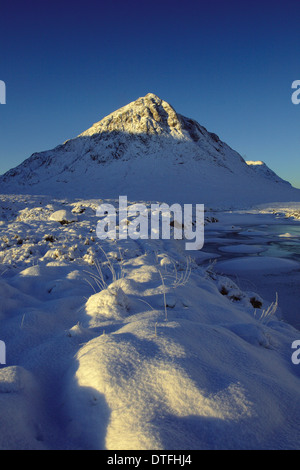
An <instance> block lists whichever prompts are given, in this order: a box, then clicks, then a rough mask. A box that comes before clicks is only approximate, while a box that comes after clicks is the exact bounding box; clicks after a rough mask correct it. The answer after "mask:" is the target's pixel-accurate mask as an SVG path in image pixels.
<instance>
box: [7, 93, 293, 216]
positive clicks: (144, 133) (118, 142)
mask: <svg viewBox="0 0 300 470" xmlns="http://www.w3.org/2000/svg"><path fill="white" fill-rule="evenodd" d="M248 163H249V162H248ZM257 168H258V165H249V164H247V163H246V162H245V161H244V160H243V158H242V157H241V156H240V155H239V154H238V153H237V152H235V151H234V150H233V149H231V148H230V147H229V146H228V145H226V144H225V143H224V142H222V141H221V140H220V139H219V137H218V136H217V135H216V134H213V133H211V132H208V131H207V130H206V129H205V128H204V127H203V126H201V125H200V124H198V123H197V122H196V121H194V120H193V119H189V118H186V117H184V116H182V115H180V114H178V113H177V112H176V111H175V110H174V109H173V108H172V106H170V105H169V104H168V103H167V102H165V101H164V100H161V99H160V98H158V97H157V96H156V95H154V94H152V93H149V94H147V95H146V96H145V97H142V98H139V99H138V100H136V101H134V102H132V103H130V104H128V105H127V106H124V107H123V108H121V109H119V110H117V111H115V112H113V113H112V114H110V115H109V116H107V117H105V118H104V119H102V120H101V121H100V122H98V123H96V124H94V125H93V126H92V127H91V128H90V129H88V130H87V131H85V132H83V133H82V134H80V135H79V136H77V137H76V138H74V139H71V140H68V141H67V142H65V143H64V144H62V145H59V146H58V147H56V148H54V149H52V150H49V151H45V152H41V153H34V154H33V155H32V156H31V157H30V158H28V159H27V160H25V161H24V162H23V163H22V164H21V165H19V166H18V167H16V168H14V169H12V170H10V171H8V172H7V173H6V174H5V175H3V176H2V177H0V191H1V192H2V193H9V194H11V193H16V194H20V193H24V194H50V195H51V194H52V195H54V194H55V195H56V196H61V197H63V196H71V197H78V198H79V197H88V198H90V197H94V198H99V197H102V198H117V197H118V196H119V195H127V196H128V198H129V199H131V200H140V201H164V202H178V203H182V204H183V203H201V204H203V203H204V204H206V205H208V206H214V207H225V208H226V207H227V208H228V207H243V206H249V205H251V204H254V203H264V202H273V201H275V202H280V201H285V202H289V201H300V190H299V189H295V188H292V186H291V185H290V184H289V183H288V182H286V181H283V180H282V179H281V178H279V177H278V176H277V175H276V174H275V173H274V172H272V171H271V170H269V169H268V168H267V167H266V165H262V166H261V167H260V170H261V168H263V169H264V171H257Z"/></svg>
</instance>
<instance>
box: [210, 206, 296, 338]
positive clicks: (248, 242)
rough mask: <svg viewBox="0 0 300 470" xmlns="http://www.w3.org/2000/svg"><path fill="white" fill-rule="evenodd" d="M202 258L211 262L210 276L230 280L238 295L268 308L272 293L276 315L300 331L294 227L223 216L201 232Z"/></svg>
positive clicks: (269, 219) (255, 217) (283, 222)
mask: <svg viewBox="0 0 300 470" xmlns="http://www.w3.org/2000/svg"><path fill="white" fill-rule="evenodd" d="M221 220H222V219H221ZM288 220H289V219H288ZM224 221H225V222H226V223H225V224H224ZM230 221H233V223H232V224H230V223H229V222H230ZM259 221H261V222H262V223H257V222H259ZM251 222H253V223H251ZM205 253H209V254H210V255H211V256H210V259H209V261H211V260H213V259H216V260H217V262H216V265H215V270H216V271H217V272H218V273H221V274H225V275H228V276H229V277H232V279H233V280H234V281H235V282H236V283H237V284H238V286H239V287H240V288H241V289H244V290H250V289H251V290H254V291H256V292H257V293H258V294H260V295H261V296H262V297H263V298H265V299H266V300H268V301H270V302H273V301H274V300H275V297H276V293H278V298H279V307H280V315H281V316H282V318H283V319H284V320H286V321H288V322H289V323H290V324H292V325H293V326H294V327H296V328H298V329H300V308H299V305H300V222H299V221H293V220H291V221H289V222H288V223H287V222H286V219H280V220H279V221H278V220H276V219H275V218H274V217H272V216H270V215H265V214H264V215H262V214H259V216H258V215H253V214H250V215H249V214H239V215H236V214H233V215H232V218H231V217H229V215H228V214H226V217H225V219H224V220H223V223H222V224H220V223H215V224H209V226H208V227H206V230H205V244H204V248H203V250H202V255H205Z"/></svg>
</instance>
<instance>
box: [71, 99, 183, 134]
mask: <svg viewBox="0 0 300 470" xmlns="http://www.w3.org/2000/svg"><path fill="white" fill-rule="evenodd" d="M114 131H115V132H124V133H127V134H152V135H171V136H172V137H177V138H182V137H184V130H183V126H182V122H181V119H180V117H179V115H178V114H177V113H176V111H175V110H174V108H173V107H172V106H171V105H170V104H169V103H167V102H166V101H164V100H162V99H161V98H159V97H158V96H157V95H155V94H154V93H147V95H145V96H143V97H140V98H138V99H137V100H135V101H132V102H131V103H129V104H127V105H126V106H123V107H122V108H120V109H118V110H116V111H114V112H113V113H111V114H109V115H108V116H106V117H105V118H103V119H102V120H101V121H99V122H97V123H95V124H94V125H93V126H92V127H90V128H89V129H88V130H86V131H85V132H83V133H82V134H80V136H79V137H84V136H91V135H94V134H98V133H103V132H114Z"/></svg>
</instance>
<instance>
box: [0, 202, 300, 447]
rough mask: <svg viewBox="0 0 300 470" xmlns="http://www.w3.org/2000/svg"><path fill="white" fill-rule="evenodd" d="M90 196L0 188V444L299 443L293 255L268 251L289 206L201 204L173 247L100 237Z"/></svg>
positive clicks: (291, 233)
mask: <svg viewBox="0 0 300 470" xmlns="http://www.w3.org/2000/svg"><path fill="white" fill-rule="evenodd" d="M99 202H100V201H99V200H86V201H83V200H82V201H75V200H55V199H53V198H51V197H46V196H26V195H25V196H24V195H22V196H17V195H10V196H4V195H3V196H0V249H1V251H0V262H1V265H0V273H1V276H0V293H1V303H0V340H2V341H4V342H5V344H6V361H7V363H6V365H3V366H0V425H1V435H0V448H1V449H113V450H117V449H126V450H129V449H168V450H171V449H257V448H259V449H296V448H299V445H300V434H299V431H300V429H299V423H300V407H299V400H300V387H299V385H300V365H299V366H297V365H295V364H293V363H292V360H291V356H292V353H293V350H292V349H291V345H292V343H293V342H294V341H295V340H299V339H300V332H299V330H298V329H296V328H295V326H297V315H298V316H299V311H298V310H297V309H298V305H299V302H298V300H297V299H299V273H300V263H299V257H297V256H298V255H297V251H295V250H294V248H293V250H294V251H293V252H291V253H292V254H291V255H289V254H287V255H286V256H282V255H277V254H276V252H274V253H273V252H272V253H270V254H269V255H268V253H269V252H268V250H270V249H273V250H275V248H276V249H278V246H281V245H280V243H281V241H282V240H283V245H282V246H284V247H288V246H289V245H287V243H292V246H293V247H295V246H297V243H299V234H298V235H297V230H298V229H299V222H298V221H297V220H296V218H297V214H299V212H300V211H299V209H300V207H299V204H298V206H297V207H296V206H291V205H287V204H285V208H283V207H276V208H275V209H274V206H273V208H272V207H270V208H267V207H259V208H256V209H253V210H251V211H248V212H245V211H243V212H242V211H240V212H237V211H236V212H217V211H215V212H213V213H207V214H206V216H207V223H206V227H205V245H204V249H203V250H202V251H199V252H188V253H187V252H185V250H184V241H181V240H172V239H171V240H131V239H128V240H118V241H100V240H98V238H97V236H96V224H97V217H96V212H95V211H96V208H97V206H98V204H99ZM285 214H287V215H288V216H291V215H293V217H288V218H287V217H285ZM286 225H288V226H289V229H288V230H286ZM278 226H281V227H282V230H277V227H278ZM284 243H286V244H285V245H284ZM278 244H279V245H278ZM290 246H291V245H290ZM275 251H276V250H275ZM286 253H288V252H286ZM188 255H189V256H190V258H189V257H188ZM292 281H293V282H294V284H293V282H292ZM280 286H283V287H282V289H281V292H280ZM276 293H277V294H278V296H276ZM297 296H298V297H297ZM286 320H288V322H287V321H286ZM293 325H294V326H293Z"/></svg>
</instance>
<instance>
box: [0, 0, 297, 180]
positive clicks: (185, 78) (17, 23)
mask: <svg viewBox="0 0 300 470" xmlns="http://www.w3.org/2000/svg"><path fill="white" fill-rule="evenodd" d="M299 17H300V3H299V0H297V1H296V0H286V1H272V2H270V1H268V2H266V1H264V0H263V1H253V0H252V1H242V0H240V1H239V2H237V1H234V0H233V1H225V0H222V1H214V0H211V1H209V2H208V1H202V0H199V1H196V0H182V1H177V0H173V1H169V0H160V1H157V0H153V1H151V0H149V1H144V0H140V1H132V0H122V1H121V0H115V1H105V2H104V1H101V0H100V1H90V0H86V1H72V2H71V1H70V2H69V1H68V2H67V1H63V0H62V1H60V2H59V1H56V0H54V1H51V2H50V1H41V0H39V1H34V0H26V1H24V0H22V1H11V2H4V1H3V2H1V5H0V41H1V42H0V44H1V54H0V80H4V81H5V82H6V86H7V104H6V105H0V173H3V172H5V171H6V170H8V169H9V168H11V167H13V166H16V165H17V164H19V163H21V162H22V161H23V160H24V159H25V158H27V157H29V156H30V155H31V153H33V152H36V151H41V150H47V149H50V148H53V147H55V146H56V145H58V144H60V143H62V142H63V141H65V140H67V139H69V138H72V137H75V136H76V135H78V134H79V133H80V132H82V131H84V130H85V129H87V128H88V127H90V126H91V125H92V124H93V123H94V122H96V121H99V120H100V119H102V118H103V117H104V116H105V115H107V114H109V113H110V112H112V111H114V110H116V109H117V108H119V107H121V106H123V105H125V104H127V103H129V102H131V101H134V100H135V99H137V98H138V97H140V96H143V95H145V94H146V93H148V92H152V93H155V94H157V95H158V96H159V97H160V98H163V99H164V100H166V101H168V102H169V103H170V104H171V105H172V106H173V107H174V108H175V109H176V110H177V111H178V112H179V113H181V114H184V115H185V116H188V117H192V118H194V119H196V120H197V121H198V122H199V123H200V124H202V125H204V126H205V127H207V129H208V130H209V131H211V132H215V133H217V134H218V135H219V136H220V138H221V139H222V140H224V141H225V142H227V143H228V144H229V145H230V146H231V147H233V148H234V149H235V150H237V151H238V152H240V154H241V155H242V156H243V157H244V158H246V159H248V160H263V161H265V162H266V163H267V164H268V165H269V166H270V167H271V168H272V169H273V170H275V171H276V172H277V173H278V174H279V175H280V176H281V177H283V178H285V179H288V180H289V181H291V182H292V183H293V184H294V185H296V186H298V187H300V163H299V156H300V155H299V149H300V132H299V125H300V105H298V106H295V105H293V104H292V102H291V95H292V89H291V85H292V82H293V81H294V80H300V65H299V64H300V61H299V58H300V24H299Z"/></svg>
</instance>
